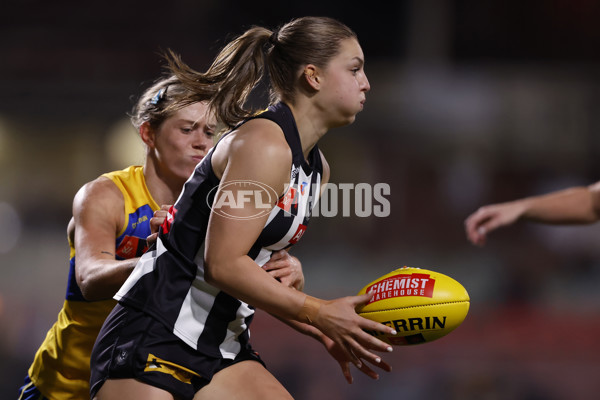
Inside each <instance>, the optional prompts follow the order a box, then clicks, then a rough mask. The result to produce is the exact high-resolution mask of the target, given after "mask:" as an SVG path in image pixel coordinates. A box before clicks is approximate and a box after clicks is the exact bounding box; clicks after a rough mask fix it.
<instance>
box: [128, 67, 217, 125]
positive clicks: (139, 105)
mask: <svg viewBox="0 0 600 400" xmlns="http://www.w3.org/2000/svg"><path fill="white" fill-rule="evenodd" d="M192 95H193V93H192V92H190V90H189V89H188V88H187V87H186V86H185V85H183V84H182V83H181V81H180V80H179V78H178V77H177V76H175V75H173V74H169V75H165V76H163V77H161V78H159V79H157V80H156V81H154V83H153V84H152V85H151V86H150V87H149V88H147V89H146V90H145V91H144V92H143V93H142V95H141V96H140V97H139V98H138V100H137V102H136V104H135V106H134V107H133V109H132V111H131V113H130V114H129V118H130V120H131V123H132V124H133V126H134V127H135V128H136V129H137V130H139V128H140V126H141V125H142V124H143V123H144V122H148V123H149V124H150V126H151V127H152V128H154V129H157V128H158V127H159V126H160V125H161V124H162V123H163V122H164V121H165V120H167V119H168V118H170V117H171V116H172V115H173V114H174V113H176V112H177V111H178V110H180V109H182V108H184V107H186V106H188V105H190V104H192V103H195V102H199V101H207V100H209V99H210V98H209V97H206V98H203V97H202V96H198V95H194V101H190V100H189V99H190V97H191V96H192Z"/></svg>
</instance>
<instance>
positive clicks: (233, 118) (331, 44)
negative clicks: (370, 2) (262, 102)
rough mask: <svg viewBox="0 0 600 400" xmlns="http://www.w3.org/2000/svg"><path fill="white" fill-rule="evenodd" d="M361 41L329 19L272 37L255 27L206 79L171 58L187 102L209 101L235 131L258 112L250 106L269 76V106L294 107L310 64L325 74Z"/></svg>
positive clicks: (297, 22)
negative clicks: (348, 46)
mask: <svg viewBox="0 0 600 400" xmlns="http://www.w3.org/2000/svg"><path fill="white" fill-rule="evenodd" d="M348 38H356V34H355V33H354V32H353V31H352V30H351V29H350V28H348V27H347V26H346V25H344V24H342V23H341V22H339V21H337V20H335V19H332V18H328V17H302V18H298V19H294V20H292V21H290V22H288V23H287V24H285V25H283V26H281V27H280V28H279V29H277V30H275V31H274V32H273V31H270V30H268V29H266V28H262V27H257V26H255V27H252V28H250V29H248V30H247V31H246V32H245V33H243V34H242V35H241V36H239V37H237V38H235V39H234V40H232V41H231V42H229V43H228V44H227V45H226V46H225V47H224V48H223V49H222V50H221V52H220V53H219V54H218V55H217V57H216V58H215V60H214V62H213V63H212V65H211V66H210V67H209V68H208V70H207V71H206V72H204V73H201V72H197V71H195V70H193V69H192V68H190V67H189V66H187V65H186V64H184V63H183V62H182V61H181V58H180V57H179V56H177V55H176V54H174V53H173V52H169V53H168V54H167V55H165V58H166V60H167V62H168V65H169V69H170V70H171V72H172V73H173V74H174V75H175V76H177V77H178V78H179V80H180V81H181V83H182V84H183V85H184V86H186V87H187V88H188V89H189V91H190V93H191V95H190V96H188V99H187V100H188V102H189V103H191V102H195V101H200V100H198V99H206V98H207V97H209V98H210V108H211V109H212V111H213V112H214V113H215V115H216V116H217V119H218V120H220V121H221V122H222V123H224V124H225V125H227V126H230V127H231V126H234V125H235V124H237V123H238V122H240V121H241V120H243V119H244V118H247V117H249V116H251V115H252V114H253V113H254V111H253V110H247V109H246V108H245V103H246V100H247V99H248V96H249V95H250V93H251V92H252V90H253V89H254V88H255V87H256V86H257V85H258V83H259V82H260V81H261V79H262V78H263V75H264V73H265V67H266V70H267V71H268V74H269V77H270V100H271V102H272V103H274V102H276V101H278V100H283V101H290V102H291V101H293V100H294V97H295V96H296V91H297V84H298V78H299V76H300V74H301V71H302V69H303V68H304V66H305V65H307V64H314V65H316V66H317V67H322V68H324V67H325V66H326V65H327V64H328V62H329V61H330V60H331V58H333V57H335V56H336V55H337V54H338V52H339V47H340V42H341V41H342V40H344V39H348Z"/></svg>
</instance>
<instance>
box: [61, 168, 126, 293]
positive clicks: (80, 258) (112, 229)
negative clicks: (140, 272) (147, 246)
mask: <svg viewBox="0 0 600 400" xmlns="http://www.w3.org/2000/svg"><path fill="white" fill-rule="evenodd" d="M124 213H125V205H124V199H123V195H122V194H121V192H120V191H119V190H118V188H117V187H116V186H115V185H114V183H112V182H111V181H110V180H109V179H107V178H103V177H101V178H98V179H96V180H95V181H92V182H89V183H88V184H86V185H85V186H83V187H82V188H81V189H80V190H79V192H77V194H76V195H75V199H74V201H73V224H70V226H72V229H73V232H72V233H71V232H70V235H71V237H73V239H74V245H75V257H76V260H75V265H76V267H75V272H76V279H77V284H78V285H79V288H80V289H81V292H82V294H83V297H85V298H86V299H87V300H103V299H108V298H111V297H112V296H113V295H114V294H115V293H116V291H117V290H118V289H119V287H121V285H122V284H123V282H125V280H126V279H127V277H128V276H129V274H130V273H131V271H132V270H133V267H135V264H136V262H137V260H138V258H131V259H127V260H122V261H117V260H116V259H115V238H116V235H117V233H118V232H119V230H120V229H121V228H122V226H123V224H124Z"/></svg>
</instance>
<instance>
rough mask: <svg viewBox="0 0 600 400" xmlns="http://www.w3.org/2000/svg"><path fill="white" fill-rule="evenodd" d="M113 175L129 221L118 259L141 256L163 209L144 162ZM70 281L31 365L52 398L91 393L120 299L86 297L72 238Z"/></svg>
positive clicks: (118, 242)
mask: <svg viewBox="0 0 600 400" xmlns="http://www.w3.org/2000/svg"><path fill="white" fill-rule="evenodd" d="M102 176H105V177H107V178H109V179H111V180H112V181H113V182H114V183H115V185H117V187H118V188H119V189H120V190H121V192H122V193H123V197H124V198H125V224H124V226H123V228H122V229H121V231H120V232H119V234H118V237H117V238H116V242H115V250H116V253H115V254H116V259H118V260H124V259H128V258H134V257H139V256H141V255H142V254H143V252H144V251H145V250H146V248H147V246H146V237H147V236H148V235H149V234H150V218H152V215H153V214H154V211H156V210H158V208H159V206H158V205H157V204H156V202H155V201H154V199H153V198H152V196H151V195H150V192H148V188H147V187H146V182H145V179H144V174H143V167H141V166H131V167H129V168H126V169H124V170H122V171H115V172H110V173H107V174H103V175H102ZM69 245H70V247H71V253H70V269H69V280H68V284H67V294H66V299H65V302H64V305H63V308H62V309H61V310H60V313H59V314H58V320H57V321H56V323H55V324H54V325H53V326H52V328H51V329H50V331H49V332H48V335H47V336H46V339H45V340H44V342H43V343H42V345H41V346H40V348H39V349H38V351H37V353H36V355H35V359H34V361H33V364H32V365H31V367H30V368H29V378H30V380H31V383H32V384H33V385H35V387H36V388H37V389H38V390H39V391H40V392H41V393H42V394H43V395H44V397H48V398H51V399H53V400H67V399H69V400H70V399H85V398H89V380H90V353H91V352H92V347H93V346H94V342H95V340H96V336H98V332H99V331H100V328H101V327H102V323H103V322H104V320H105V319H106V317H107V316H108V314H109V313H110V311H111V310H112V309H113V307H114V305H115V304H116V302H115V300H113V299H109V300H102V301H87V300H85V299H84V298H83V296H82V294H81V290H80V289H79V286H78V285H77V281H76V280H75V265H76V263H75V248H74V245H73V243H72V242H71V240H69Z"/></svg>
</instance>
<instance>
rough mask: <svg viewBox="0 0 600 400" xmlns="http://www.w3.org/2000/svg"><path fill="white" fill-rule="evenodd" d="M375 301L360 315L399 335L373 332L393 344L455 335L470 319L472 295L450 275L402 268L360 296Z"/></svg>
mask: <svg viewBox="0 0 600 400" xmlns="http://www.w3.org/2000/svg"><path fill="white" fill-rule="evenodd" d="M368 292H371V293H373V299H372V300H371V301H370V302H369V303H367V304H366V305H365V306H363V307H362V308H361V309H360V310H358V314H359V315H361V316H363V317H365V318H368V319H370V320H373V321H377V322H381V323H383V324H385V325H388V326H390V327H392V328H394V329H395V330H396V332H397V334H396V335H389V334H383V333H381V332H374V331H369V333H370V334H371V335H373V336H375V337H377V338H379V339H381V340H383V341H385V342H387V343H389V344H392V345H398V346H403V345H411V344H419V343H426V342H431V341H433V340H436V339H439V338H441V337H442V336H445V335H447V334H448V333H450V332H452V331H453V330H454V329H455V328H456V327H458V326H459V325H460V324H461V323H462V322H463V321H464V319H465V317H466V316H467V313H468V311H469V304H470V299H469V294H468V293H467V291H466V289H465V288H464V287H463V286H462V285H461V284H460V283H458V282H457V281H455V280H454V279H452V278H450V277H449V276H446V275H443V274H440V273H438V272H434V271H429V270H426V269H420V268H408V267H404V268H399V269H397V270H395V271H392V272H390V273H389V274H386V275H384V276H382V277H380V278H379V279H376V280H375V281H373V282H371V283H369V284H368V285H367V286H365V287H364V288H363V289H362V290H361V291H360V292H359V293H358V294H359V295H361V294H364V293H368Z"/></svg>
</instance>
